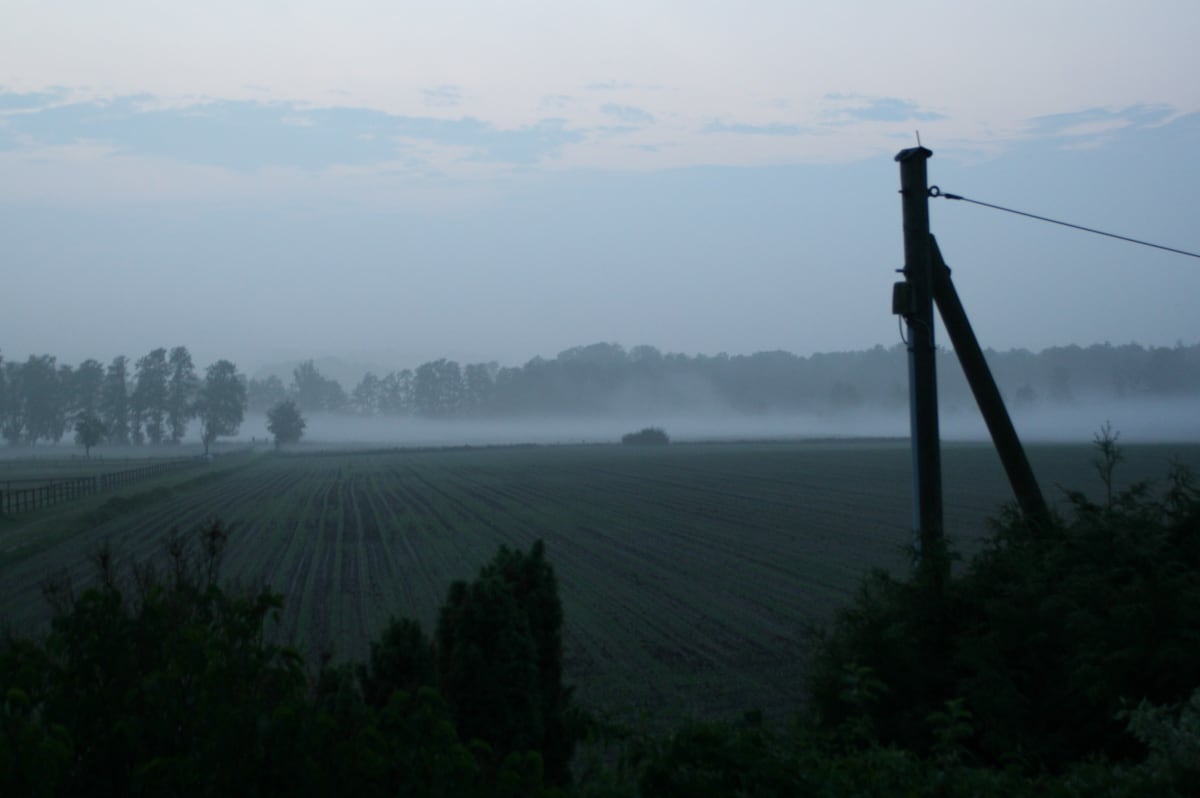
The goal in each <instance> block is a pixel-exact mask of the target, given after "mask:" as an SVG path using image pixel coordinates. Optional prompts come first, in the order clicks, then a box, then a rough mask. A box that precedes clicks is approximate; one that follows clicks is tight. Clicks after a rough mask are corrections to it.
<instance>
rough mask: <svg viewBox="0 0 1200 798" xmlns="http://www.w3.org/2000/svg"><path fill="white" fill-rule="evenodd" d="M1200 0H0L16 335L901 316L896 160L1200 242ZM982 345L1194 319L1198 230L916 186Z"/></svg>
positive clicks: (701, 334)
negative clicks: (915, 154) (1061, 223)
mask: <svg viewBox="0 0 1200 798" xmlns="http://www.w3.org/2000/svg"><path fill="white" fill-rule="evenodd" d="M1197 41H1200V3H1195V2H1168V1H1166V0H1150V1H1149V2H1138V3H1135V2H1124V1H1123V0H1122V1H1118V2H1104V0H1091V2H1048V1H1047V0H1043V1H1042V2H1036V3H1035V2H1022V1H1020V0H1015V1H1011V0H1010V2H1005V3H976V2H932V1H928V2H909V3H903V4H901V3H894V2H857V3H855V2H809V3H800V2H775V1H762V2H740V3H733V2H705V1H703V0H700V1H696V0H692V2H679V1H677V2H655V1H654V0H640V1H639V2H621V1H620V0H609V2H604V3H592V2H565V1H563V0H559V1H558V2H549V1H548V0H547V1H545V2H541V1H538V2H528V1H527V2H522V1H520V0H517V1H514V2H506V3H494V2H453V1H451V0H443V2H415V3H395V2H369V1H368V0H352V1H351V2H345V1H343V2H338V3H332V2H291V3H283V2H268V1H266V0H241V1H240V2H208V3H203V4H182V3H162V2H149V1H148V0H147V1H146V2H129V1H122V0H114V2H109V3H104V4H99V3H91V2H53V3H47V2H25V1H23V0H0V53H2V54H3V55H2V56H0V258H2V260H0V276H2V277H3V281H4V286H3V289H2V290H0V350H2V351H3V354H4V355H5V356H6V357H16V358H23V357H24V356H26V355H28V354H30V353H31V352H38V353H40V352H49V353H51V354H57V355H59V356H60V357H62V358H64V359H65V360H67V361H69V362H75V361H78V360H80V359H82V358H84V357H89V356H94V357H97V358H101V359H109V358H111V357H112V356H113V355H115V354H118V353H124V354H129V355H132V356H137V355H139V354H141V353H144V352H145V351H147V350H148V349H150V348H152V347H155V346H171V345H176V344H186V345H188V346H190V347H191V348H192V350H193V352H194V353H195V354H196V355H197V359H198V360H199V361H201V362H207V361H208V360H211V359H215V358H217V357H230V358H232V359H234V360H235V361H237V362H239V363H240V364H243V365H244V367H246V368H248V369H252V368H253V367H254V366H255V365H257V364H259V363H262V362H266V361H269V360H272V359H278V358H283V357H297V356H323V355H331V354H341V355H348V356H354V357H359V358H368V359H372V360H374V361H376V362H378V363H380V364H381V365H386V366H402V365H415V364H416V363H417V362H420V361H421V360H424V359H429V358H434V357H439V356H443V355H446V356H451V357H455V358H458V359H460V360H491V359H495V360H499V361H500V362H502V363H506V364H508V363H520V362H523V361H524V360H526V359H528V358H529V357H532V356H533V355H535V354H542V355H547V356H552V355H553V354H555V353H556V352H558V351H559V350H561V349H564V348H567V347H569V346H572V345H577V344H585V343H591V342H595V341H602V340H603V341H615V342H619V343H622V344H625V345H627V346H632V345H635V344H640V343H649V344H653V345H655V346H658V347H660V348H662V349H664V350H673V351H684V352H689V353H694V352H707V353H715V352H719V351H727V352H730V353H737V352H752V351H757V350H763V349H788V350H791V351H795V352H800V353H809V352H813V351H829V350H840V349H854V348H862V347H867V346H872V345H874V344H876V343H881V344H884V345H889V346H890V345H891V344H893V343H894V342H895V341H896V340H897V333H896V323H895V319H894V318H893V317H892V316H891V315H890V307H889V304H890V285H891V282H892V281H893V280H894V279H895V277H894V275H893V273H892V270H893V269H894V268H896V267H898V266H900V265H901V257H902V254H901V253H902V250H901V235H900V206H899V198H898V196H897V195H896V188H897V181H898V173H897V168H896V165H895V164H894V163H893V162H892V156H893V155H894V154H895V152H896V151H897V150H899V149H901V148H903V147H907V146H911V145H912V144H913V143H914V131H915V130H917V129H920V132H921V137H922V140H923V141H924V143H925V144H926V146H928V147H930V148H931V149H933V150H934V152H935V156H934V158H933V160H932V161H931V162H930V175H931V180H932V182H935V183H938V184H939V185H941V186H942V187H943V188H944V189H946V190H949V191H954V192H957V193H961V194H965V195H967V196H972V197H977V198H979V199H983V200H987V201H991V202H997V203H1001V204H1007V205H1013V206H1016V207H1019V208H1022V209H1025V210H1030V211H1033V212H1038V213H1044V214H1047V215H1050V216H1058V217H1061V218H1065V219H1067V220H1070V221H1075V222H1078V223H1081V224H1086V225H1091V226H1097V227H1104V228H1110V229H1113V230H1115V231H1116V232H1119V233H1123V234H1126V235H1130V236H1135V237H1139V238H1147V239H1152V240H1156V241H1161V242H1162V243H1165V244H1169V245H1172V246H1177V247H1181V248H1184V249H1191V250H1200V225H1198V224H1197V217H1198V213H1200V158H1198V157H1197V153H1196V146H1197V143H1198V142H1200V135H1198V134H1200V90H1197V88H1196V83H1195V76H1196V75H1198V74H1200V48H1197V47H1196V45H1195V43H1196V42H1197ZM932 212H933V217H932V218H933V224H934V232H935V233H936V234H937V235H938V238H939V242H940V243H941V247H942V250H943V253H944V254H945V256H946V258H947V260H948V261H949V262H950V263H951V265H952V266H953V267H954V275H955V279H956V281H957V283H958V286H959V290H960V293H961V294H962V297H963V300H964V302H965V303H966V305H967V309H968V311H969V312H970V313H971V315H972V318H973V320H974V321H975V323H976V326H977V328H978V332H979V334H980V337H981V338H982V340H983V341H984V343H985V344H987V345H990V346H993V347H996V348H1010V347H1017V346H1020V347H1028V348H1032V349H1039V348H1042V347H1045V346H1050V345H1057V344H1066V343H1080V344H1087V343H1093V342H1099V341H1105V340H1108V341H1111V342H1113V343H1124V342H1128V341H1137V342H1140V343H1143V344H1172V343H1174V342H1175V341H1177V340H1182V341H1184V342H1187V343H1194V342H1196V341H1197V340H1200V314H1197V313H1196V312H1195V305H1196V299H1197V298H1198V297H1200V261H1197V260H1194V259H1186V258H1181V257H1178V256H1172V255H1167V254H1164V253H1158V252H1154V251H1151V250H1147V249H1142V248H1138V247H1133V246H1131V245H1125V244H1118V243H1116V242H1110V241H1106V240H1103V239H1098V238H1092V237H1088V236H1084V235H1083V234H1080V233H1075V232H1071V231H1066V230H1062V229H1056V228H1050V227H1047V226H1044V225H1039V224H1036V223H1033V222H1029V221H1025V220H1021V219H1017V218H1015V217H1008V216H1004V215H1001V214H998V213H995V212H993V211H987V210H983V209H980V208H975V207H969V206H961V205H952V204H950V203H947V202H945V201H938V202H937V203H935V205H934V207H933V209H932Z"/></svg>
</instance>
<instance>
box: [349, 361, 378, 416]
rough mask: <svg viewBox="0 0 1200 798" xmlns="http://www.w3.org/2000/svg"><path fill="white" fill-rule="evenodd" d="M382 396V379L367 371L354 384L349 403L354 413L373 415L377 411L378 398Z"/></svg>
mask: <svg viewBox="0 0 1200 798" xmlns="http://www.w3.org/2000/svg"><path fill="white" fill-rule="evenodd" d="M382 398H383V381H382V380H381V379H379V378H378V377H376V376H375V375H374V374H372V373H371V372H369V371H368V372H367V373H366V374H364V375H363V377H362V379H361V380H359V382H358V385H356V386H354V392H353V393H352V394H351V396H350V405H351V407H352V408H353V409H354V412H355V413H358V414H359V415H363V416H373V415H375V414H376V413H378V412H379V405H380V400H381V399H382Z"/></svg>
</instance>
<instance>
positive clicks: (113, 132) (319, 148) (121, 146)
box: [0, 94, 583, 171]
mask: <svg viewBox="0 0 1200 798" xmlns="http://www.w3.org/2000/svg"><path fill="white" fill-rule="evenodd" d="M13 97H14V95H4V94H0V107H3V104H4V103H5V102H6V101H7V102H9V103H14V104H15V103H18V102H29V100H22V99H21V98H20V97H17V99H13ZM146 99H147V98H145V97H143V96H138V97H123V98H118V99H116V100H112V101H109V102H91V103H73V104H67V105H59V106H54V107H43V108H35V109H34V110H32V111H27V112H23V113H20V114H13V115H8V116H6V119H7V120H8V122H9V124H7V125H5V126H3V127H0V149H17V148H20V147H24V146H30V145H39V146H65V145H70V144H73V143H75V142H79V141H95V142H103V143H104V144H106V145H108V146H110V147H112V148H113V149H114V150H115V151H116V152H117V153H119V154H123V155H135V156H155V157H164V158H169V159H174V160H178V161H183V162H188V163H195V164H203V165H209V166H219V167H223V168H227V169H234V170H238V171H254V170H257V169H262V168H268V167H280V166H282V167H295V168H301V169H321V168H325V167H329V166H333V165H365V164H373V163H383V162H388V161H392V160H396V159H398V158H402V157H404V156H405V150H406V149H407V147H406V145H405V142H411V141H415V142H420V143H422V144H432V145H435V146H443V147H453V148H457V149H461V150H463V151H464V156H463V157H464V158H465V159H466V160H472V161H482V162H492V163H510V164H532V163H537V162H539V161H541V160H543V159H545V158H548V157H552V156H554V155H555V154H557V152H558V151H559V150H560V149H561V148H562V147H563V146H564V145H567V144H571V143H574V142H578V141H581V140H582V139H583V133H582V132H580V131H576V130H572V129H570V128H568V127H567V124H566V122H565V120H563V119H558V118H553V119H542V120H539V121H538V122H536V123H534V124H531V125H527V126H525V127H521V128H516V129H502V128H497V127H495V126H494V125H491V124H489V123H487V122H484V121H481V120H479V119H474V118H470V117H464V118H460V119H450V120H447V119H434V118H429V117H411V116H396V115H392V114H388V113H384V112H382V111H374V110H369V109H364V108H318V109H313V108H299V107H297V106H295V105H292V104H288V103H261V102H253V101H220V102H207V103H201V104H196V105H192V106H186V107H179V108H155V107H148V105H147V103H146Z"/></svg>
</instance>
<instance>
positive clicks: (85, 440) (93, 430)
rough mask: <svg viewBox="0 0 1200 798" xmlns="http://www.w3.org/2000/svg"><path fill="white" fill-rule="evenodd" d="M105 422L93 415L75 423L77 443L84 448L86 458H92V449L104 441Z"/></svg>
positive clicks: (83, 416) (87, 414) (79, 419)
mask: <svg viewBox="0 0 1200 798" xmlns="http://www.w3.org/2000/svg"><path fill="white" fill-rule="evenodd" d="M104 434H105V429H104V422H103V421H101V420H100V419H99V418H98V417H96V416H95V415H93V414H91V413H84V414H82V415H80V416H79V418H78V419H77V420H76V421H75V442H76V443H78V444H79V445H80V446H82V447H83V455H84V457H91V456H92V447H93V446H95V445H97V444H98V443H100V442H101V441H103V440H104Z"/></svg>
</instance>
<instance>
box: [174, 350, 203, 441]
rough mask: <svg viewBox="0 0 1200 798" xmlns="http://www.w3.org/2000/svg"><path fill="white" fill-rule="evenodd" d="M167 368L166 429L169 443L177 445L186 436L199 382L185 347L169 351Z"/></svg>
mask: <svg viewBox="0 0 1200 798" xmlns="http://www.w3.org/2000/svg"><path fill="white" fill-rule="evenodd" d="M167 366H168V368H169V369H170V374H171V376H170V380H169V381H168V383H167V397H166V408H167V428H168V430H169V432H170V435H171V443H174V444H178V443H179V442H180V441H182V440H183V436H184V435H185V434H187V425H188V421H190V420H191V418H192V415H193V412H194V411H193V403H194V402H195V396H196V389H197V387H199V384H200V380H199V378H198V377H197V376H196V367H195V365H193V364H192V355H191V353H189V352H188V350H187V347H186V346H177V347H175V348H174V349H172V350H171V354H170V356H169V357H168V359H167Z"/></svg>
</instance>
